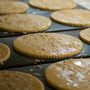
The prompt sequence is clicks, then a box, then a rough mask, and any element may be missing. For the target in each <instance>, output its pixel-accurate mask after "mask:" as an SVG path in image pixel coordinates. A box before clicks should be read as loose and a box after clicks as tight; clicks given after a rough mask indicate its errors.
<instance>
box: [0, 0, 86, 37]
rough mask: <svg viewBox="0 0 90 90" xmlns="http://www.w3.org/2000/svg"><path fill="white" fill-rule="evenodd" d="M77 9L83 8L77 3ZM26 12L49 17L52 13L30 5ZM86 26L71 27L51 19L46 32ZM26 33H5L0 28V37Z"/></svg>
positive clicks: (25, 0)
mask: <svg viewBox="0 0 90 90" xmlns="http://www.w3.org/2000/svg"><path fill="white" fill-rule="evenodd" d="M21 1H23V2H27V0H21ZM76 8H78V9H85V8H83V7H81V6H79V5H77V7H76ZM26 13H31V14H38V15H42V16H46V17H49V18H50V15H51V13H52V11H45V10H40V9H36V8H33V7H30V9H28V10H27V12H26ZM84 28H87V27H72V26H67V25H63V24H59V23H57V22H55V21H53V20H52V26H51V27H50V28H49V29H48V30H47V31H46V32H48V31H49V32H52V31H53V32H55V31H63V30H77V29H84ZM23 34H26V33H7V32H3V30H2V29H0V37H9V36H10V37H11V36H18V35H23Z"/></svg>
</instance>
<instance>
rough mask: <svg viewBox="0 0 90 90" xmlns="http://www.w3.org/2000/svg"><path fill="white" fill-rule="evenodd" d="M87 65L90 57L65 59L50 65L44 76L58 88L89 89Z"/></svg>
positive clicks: (71, 89) (60, 89) (61, 89)
mask: <svg viewBox="0 0 90 90" xmlns="http://www.w3.org/2000/svg"><path fill="white" fill-rule="evenodd" d="M89 67H90V58H88V59H71V60H65V61H62V62H57V63H54V64H52V65H50V66H49V67H48V68H47V69H46V71H45V77H46V80H47V82H48V83H49V84H50V85H51V86H52V87H54V88H56V89H58V90H90V68H89ZM53 77H54V78H53Z"/></svg>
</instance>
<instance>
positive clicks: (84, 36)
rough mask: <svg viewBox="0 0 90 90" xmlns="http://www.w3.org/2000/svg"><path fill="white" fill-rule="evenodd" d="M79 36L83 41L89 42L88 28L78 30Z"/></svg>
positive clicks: (89, 33) (89, 31)
mask: <svg viewBox="0 0 90 90" xmlns="http://www.w3.org/2000/svg"><path fill="white" fill-rule="evenodd" d="M80 37H81V39H82V40H83V41H85V42H87V43H89V44H90V28H88V29H85V30H82V31H81V32H80Z"/></svg>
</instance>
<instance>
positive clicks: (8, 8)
mask: <svg viewBox="0 0 90 90" xmlns="http://www.w3.org/2000/svg"><path fill="white" fill-rule="evenodd" d="M28 9H29V6H28V5H27V4H26V3H24V2H19V1H4V0H1V1H0V14H15V13H24V12H26V11H27V10H28Z"/></svg>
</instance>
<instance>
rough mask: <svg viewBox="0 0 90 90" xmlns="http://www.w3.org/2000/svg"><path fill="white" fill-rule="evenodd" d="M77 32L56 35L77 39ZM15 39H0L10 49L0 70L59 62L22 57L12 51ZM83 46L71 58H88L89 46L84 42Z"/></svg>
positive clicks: (89, 54) (89, 55)
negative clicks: (77, 53)
mask: <svg viewBox="0 0 90 90" xmlns="http://www.w3.org/2000/svg"><path fill="white" fill-rule="evenodd" d="M79 32H80V30H74V31H61V32H57V33H63V34H69V35H72V36H75V37H77V38H79ZM51 33H52V32H51ZM15 38H17V36H16V37H8V38H1V39H0V42H3V43H5V44H7V45H8V46H9V47H10V49H11V56H10V58H9V59H8V60H7V61H6V62H5V63H4V64H3V65H0V69H3V68H11V67H17V66H24V65H35V64H41V63H50V62H56V61H60V59H59V60H53V59H51V60H43V59H41V60H39V59H33V58H30V57H27V56H24V55H22V54H20V53H18V52H16V51H15V50H14V49H13V40H14V39H15ZM82 42H83V41H82ZM83 44H84V48H83V50H82V52H81V53H80V54H79V55H77V56H73V57H71V58H82V57H90V45H89V44H87V43H84V42H83Z"/></svg>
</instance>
